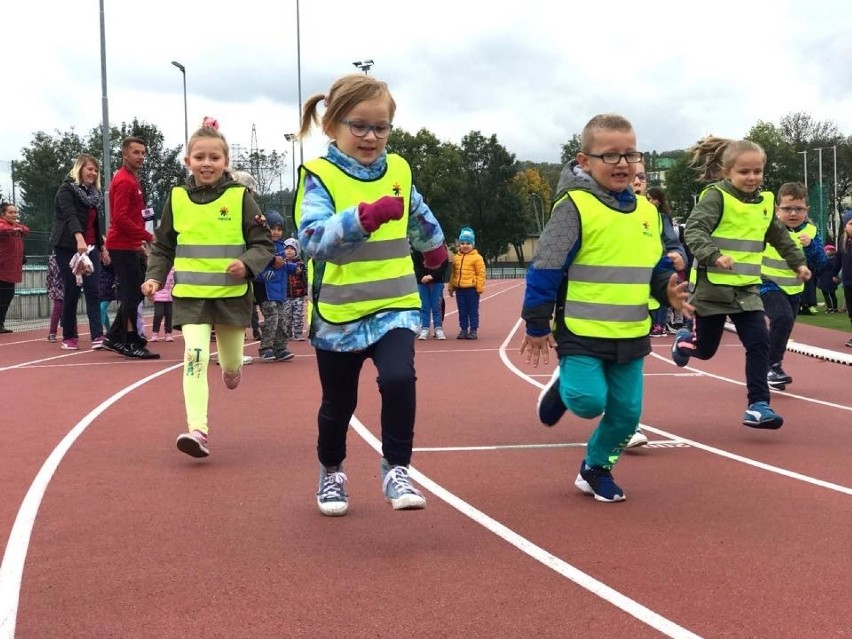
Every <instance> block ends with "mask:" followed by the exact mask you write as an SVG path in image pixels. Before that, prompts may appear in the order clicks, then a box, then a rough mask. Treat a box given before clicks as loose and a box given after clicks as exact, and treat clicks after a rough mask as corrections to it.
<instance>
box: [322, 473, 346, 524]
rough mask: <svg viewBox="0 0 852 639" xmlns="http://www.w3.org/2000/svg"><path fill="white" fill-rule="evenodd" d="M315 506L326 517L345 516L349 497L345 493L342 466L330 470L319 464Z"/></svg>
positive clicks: (344, 478)
mask: <svg viewBox="0 0 852 639" xmlns="http://www.w3.org/2000/svg"><path fill="white" fill-rule="evenodd" d="M317 506H319V510H320V512H321V513H322V514H323V515H325V516H326V517H342V516H343V515H345V514H346V511H347V510H348V509H349V495H348V494H347V493H346V473H344V472H343V466H338V467H337V469H336V470H331V469H328V468H326V467H325V466H323V465H322V464H320V475H319V487H318V488H317Z"/></svg>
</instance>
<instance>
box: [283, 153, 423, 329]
mask: <svg viewBox="0 0 852 639" xmlns="http://www.w3.org/2000/svg"><path fill="white" fill-rule="evenodd" d="M309 174H310V175H313V176H314V177H315V178H316V179H319V181H320V182H321V183H322V185H323V186H324V187H325V189H326V190H327V191H328V193H329V195H330V196H331V199H332V202H333V203H334V208H335V211H336V212H337V213H340V212H342V211H345V210H347V209H351V208H352V207H353V206H357V205H358V204H359V203H361V202H375V201H376V200H378V199H379V198H381V197H382V196H385V195H390V196H398V197H402V199H403V202H404V212H403V216H402V219H399V220H391V221H389V222H386V223H385V224H382V225H381V226H380V227H379V228H378V229H376V230H375V231H374V232H373V233H371V234H370V236H369V237H368V238H367V240H366V241H365V242H364V243H363V244H362V245H361V246H360V247H359V248H358V249H357V250H355V251H354V252H353V253H348V254H346V255H341V256H338V257H336V258H334V259H329V260H326V261H325V262H324V265H323V268H322V279H321V281H320V282H315V283H314V285H313V289H314V298H315V301H316V304H315V312H316V313H318V315H319V317H320V318H321V319H323V320H324V321H326V322H328V323H331V324H347V323H350V322H355V321H357V320H360V319H362V318H365V317H369V316H371V315H375V314H376V313H381V312H384V311H410V310H417V309H419V308H420V295H419V294H418V292H417V279H416V277H415V276H414V262H412V260H411V248H410V246H409V243H408V214H409V210H408V209H409V201H410V194H411V168H410V167H409V166H408V162H406V161H405V160H404V159H403V158H402V157H400V156H398V155H395V154H388V156H387V170H386V171H385V173H384V174H383V175H382V176H380V177H378V178H376V179H374V180H360V179H356V178H353V177H351V176H349V175H347V174H346V173H345V172H344V171H343V170H341V169H340V168H339V167H337V166H336V165H335V164H333V163H332V162H330V161H329V160H327V159H325V158H319V159H316V160H312V161H310V162H307V163H305V165H304V166H303V170H302V174H301V178H300V183H299V192H298V195H299V196H301V195H302V194H303V193H304V187H305V179H306V177H307V176H308V175H309ZM299 199H300V198H299ZM299 204H300V202H298V201H297V219H296V223H297V224H298V223H299V220H298V210H299Z"/></svg>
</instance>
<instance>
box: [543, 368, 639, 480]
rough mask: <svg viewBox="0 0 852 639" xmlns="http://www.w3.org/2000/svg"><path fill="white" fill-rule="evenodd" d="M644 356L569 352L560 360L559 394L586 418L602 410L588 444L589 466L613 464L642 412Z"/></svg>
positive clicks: (587, 458)
mask: <svg viewBox="0 0 852 639" xmlns="http://www.w3.org/2000/svg"><path fill="white" fill-rule="evenodd" d="M644 362H645V358H644V357H639V358H637V359H634V360H630V361H629V362H625V363H623V364H619V363H617V362H612V361H607V360H602V359H598V358H597V357H589V356H586V355H566V356H565V357H562V358H560V360H559V394H560V395H561V397H562V401H563V402H565V405H566V406H567V407H568V410H570V411H571V412H572V413H574V414H575V415H577V416H578V417H582V418H584V419H594V418H595V417H599V416H600V415H601V414H603V417H602V418H601V421H600V423H599V424H598V427H597V428H596V429H595V432H593V433H592V436H591V437H590V438H589V441H588V443H587V444H586V463H587V464H588V465H589V466H603V467H604V468H612V467H613V466H614V465H615V463H616V462H617V461H618V458H619V456H620V455H621V451H623V450H624V447H625V446H626V445H627V442H629V441H630V438H631V437H632V436H633V433H635V432H636V428H637V427H638V426H639V418H640V417H641V415H642V388H643V379H642V367H643V365H644Z"/></svg>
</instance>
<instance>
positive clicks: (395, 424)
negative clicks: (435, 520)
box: [294, 74, 448, 517]
mask: <svg viewBox="0 0 852 639" xmlns="http://www.w3.org/2000/svg"><path fill="white" fill-rule="evenodd" d="M320 105H322V106H323V107H324V108H325V111H324V113H323V115H322V118H320V116H319V114H318V108H319V106H320ZM395 112H396V102H394V99H393V97H392V96H391V93H390V90H389V89H388V87H387V84H385V83H384V82H380V81H378V80H376V79H374V78H372V77H370V76H367V75H354V74H353V75H348V76H344V77H342V78H340V79H339V80H337V81H336V82H335V83H334V84H333V85H332V87H331V89H329V91H328V93H325V94H317V95H314V96H312V97H310V98H308V100H307V101H306V102H305V107H304V112H303V114H302V122H301V128H300V130H299V136H300V137H302V136H305V135H307V134H308V132H309V131H310V129H311V125H312V124H317V125H320V127H321V129H322V132H323V133H325V135H327V136H328V137H329V139H330V140H331V143H330V144H329V146H328V151H327V152H326V154H325V155H324V156H323V157H321V158H317V159H314V160H311V161H309V162H306V163H305V164H304V165H303V166H302V167H301V168H300V171H299V174H300V175H299V186H298V189H297V192H296V200H295V206H294V210H295V218H296V224H297V225H298V229H299V242H300V244H301V246H302V251H303V255H304V256H305V257H306V258H308V259H310V265H311V272H312V275H311V280H312V281H311V295H312V300H313V305H312V314H311V327H310V338H311V344H312V345H313V346H314V348H315V349H316V358H317V367H318V369H319V376H320V383H321V385H322V403H321V405H320V409H319V417H318V429H319V436H318V440H317V456H318V458H319V462H320V473H319V487H318V489H317V495H316V497H317V505H318V507H319V510H320V512H321V513H322V514H323V515H326V516H330V517H334V516H340V515H345V514H346V512H347V509H348V507H349V496H348V494H347V491H346V481H347V477H346V475H345V473H344V472H343V460H344V459H345V458H346V432H347V428H348V425H349V420H350V419H351V417H352V414H353V413H354V411H355V405H356V403H357V399H358V378H359V377H360V373H361V367H362V366H363V364H364V361H365V360H366V359H367V358H370V359H372V360H373V363H374V364H375V366H376V368H377V369H378V385H379V391H380V392H381V395H382V410H381V428H382V460H381V478H382V491H383V493H384V497H385V499H386V500H387V501H388V502H390V504H391V505H392V506H393V508H394V509H395V510H400V509H420V508H424V507H425V506H426V500H425V498H424V497H423V495H422V493H421V492H420V491H419V490H417V489H416V488H415V487H414V486H413V485H412V484H411V480H410V478H409V475H408V465H409V462H410V460H411V451H412V446H413V441H414V418H415V379H416V378H415V374H414V340H415V338H416V336H417V334H418V332H419V331H420V328H421V325H420V296H419V294H418V291H417V280H416V277H415V275H414V266H413V263H412V260H411V256H410V249H411V248H413V249H414V250H416V251H420V252H421V253H422V254H423V264H424V266H425V267H426V268H428V269H436V268H439V267H440V266H441V265H442V264H444V263H445V262H446V260H447V257H448V255H447V249H446V248H445V246H444V233H443V231H442V230H441V226H440V225H439V224H438V221H437V220H436V219H435V216H434V215H433V214H432V211H430V210H429V207H428V206H426V203H425V202H424V201H423V198H422V197H421V195H420V194H419V193H418V192H417V190H416V189H415V188H414V185H413V183H412V180H411V169H410V167H409V166H408V163H407V162H406V161H405V160H404V159H403V158H402V157H400V156H398V155H395V154H392V153H388V152H387V150H386V146H387V142H388V136H389V135H390V133H391V130H392V129H393V117H394V113H395ZM409 245H410V246H409Z"/></svg>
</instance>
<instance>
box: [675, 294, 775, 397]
mask: <svg viewBox="0 0 852 639" xmlns="http://www.w3.org/2000/svg"><path fill="white" fill-rule="evenodd" d="M725 317H726V316H725V315H706V316H701V315H696V316H695V324H694V329H693V331H694V334H695V350H694V351H692V357H697V358H698V359H710V358H711V357H713V355H715V354H716V350H717V349H718V348H719V342H721V341H722V332H723V331H724V330H725ZM730 318H731V321H732V322H733V323H734V326H736V328H737V337H739V338H740V342H742V344H743V346H745V349H746V363H745V374H746V387H747V388H748V403H749V404H753V403H754V402H767V403H768V402H769V384H768V383H767V381H766V374H767V373H768V372H769V330H768V329H767V328H766V316H765V315H764V314H763V311H743V312H742V313H732V314H731V315H730Z"/></svg>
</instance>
